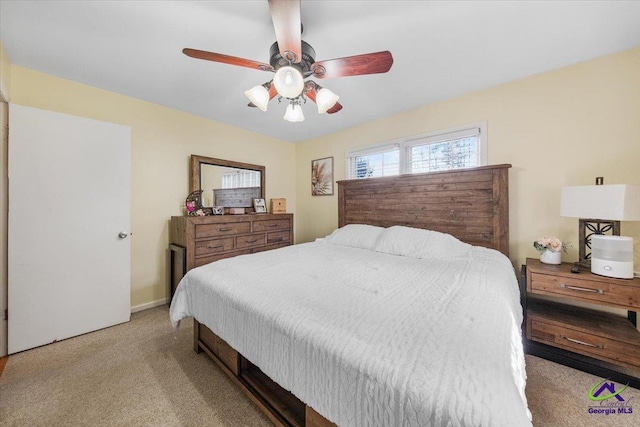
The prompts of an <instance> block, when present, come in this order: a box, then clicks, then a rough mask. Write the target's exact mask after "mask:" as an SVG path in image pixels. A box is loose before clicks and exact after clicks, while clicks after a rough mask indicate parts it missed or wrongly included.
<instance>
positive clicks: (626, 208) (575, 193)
mask: <svg viewBox="0 0 640 427" xmlns="http://www.w3.org/2000/svg"><path fill="white" fill-rule="evenodd" d="M560 216H568V217H575V218H585V219H603V220H611V221H640V185H627V184H615V185H579V186H571V187H562V195H561V197H560Z"/></svg>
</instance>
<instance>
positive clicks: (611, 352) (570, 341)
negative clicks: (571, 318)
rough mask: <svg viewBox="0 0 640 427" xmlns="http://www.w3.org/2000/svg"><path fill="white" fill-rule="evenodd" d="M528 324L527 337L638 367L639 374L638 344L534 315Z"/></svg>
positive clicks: (639, 355)
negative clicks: (548, 321) (548, 320)
mask: <svg viewBox="0 0 640 427" xmlns="http://www.w3.org/2000/svg"><path fill="white" fill-rule="evenodd" d="M529 323H530V324H529V325H528V326H529V327H528V331H527V332H528V333H527V335H528V336H527V338H529V339H531V340H533V341H538V342H541V343H543V344H548V345H551V346H554V347H560V348H563V349H565V350H569V351H572V352H575V353H580V354H583V355H585V356H590V357H594V358H597V359H600V360H606V361H609V362H611V363H614V364H623V365H627V366H630V367H633V368H639V370H638V373H640V346H639V345H631V344H629V343H625V342H620V341H617V340H615V339H612V338H607V337H603V336H599V335H596V334H595V333H593V332H591V333H590V332H588V331H580V330H577V329H573V328H572V327H571V326H570V325H563V324H557V323H556V324H552V323H547V322H545V321H544V320H540V319H535V318H534V319H531V320H530V322H529Z"/></svg>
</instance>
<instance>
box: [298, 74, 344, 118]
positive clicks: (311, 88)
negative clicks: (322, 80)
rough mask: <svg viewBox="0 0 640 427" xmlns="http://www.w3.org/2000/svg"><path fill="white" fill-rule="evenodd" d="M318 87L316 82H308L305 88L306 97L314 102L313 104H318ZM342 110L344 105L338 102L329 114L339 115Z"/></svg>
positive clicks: (329, 110)
mask: <svg viewBox="0 0 640 427" xmlns="http://www.w3.org/2000/svg"><path fill="white" fill-rule="evenodd" d="M316 87H317V85H316V83H315V82H313V81H309V82H307V85H306V86H305V88H304V95H305V96H306V97H307V98H309V99H310V100H312V101H313V102H316V95H317V89H316ZM340 110H342V105H340V103H339V102H336V103H335V105H334V106H333V107H331V108H329V109H328V110H327V114H333V113H337V112H338V111H340Z"/></svg>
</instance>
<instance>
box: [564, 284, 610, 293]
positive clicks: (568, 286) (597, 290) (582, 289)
mask: <svg viewBox="0 0 640 427" xmlns="http://www.w3.org/2000/svg"><path fill="white" fill-rule="evenodd" d="M560 287H561V288H565V289H571V290H572V291H581V292H594V293H596V294H601V295H602V294H604V291H603V290H602V289H589V288H581V287H580V286H570V285H566V284H564V283H560Z"/></svg>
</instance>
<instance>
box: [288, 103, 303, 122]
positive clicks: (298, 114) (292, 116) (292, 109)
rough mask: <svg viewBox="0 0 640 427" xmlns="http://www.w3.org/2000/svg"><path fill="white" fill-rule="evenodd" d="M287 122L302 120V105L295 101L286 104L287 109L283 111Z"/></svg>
mask: <svg viewBox="0 0 640 427" xmlns="http://www.w3.org/2000/svg"><path fill="white" fill-rule="evenodd" d="M283 119H285V120H286V121H288V122H302V121H304V114H302V107H301V106H300V104H298V103H297V102H291V103H290V104H289V105H287V110H286V111H285V112H284V117H283Z"/></svg>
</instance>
